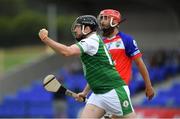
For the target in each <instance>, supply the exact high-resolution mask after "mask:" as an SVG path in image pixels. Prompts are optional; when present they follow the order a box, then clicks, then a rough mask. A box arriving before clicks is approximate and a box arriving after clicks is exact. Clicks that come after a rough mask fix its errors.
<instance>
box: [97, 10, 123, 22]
mask: <svg viewBox="0 0 180 119" xmlns="http://www.w3.org/2000/svg"><path fill="white" fill-rule="evenodd" d="M99 16H110V17H113V19H114V20H116V21H117V22H118V23H120V21H121V14H120V12H119V11H117V10H113V9H105V10H102V11H101V12H100V14H99Z"/></svg>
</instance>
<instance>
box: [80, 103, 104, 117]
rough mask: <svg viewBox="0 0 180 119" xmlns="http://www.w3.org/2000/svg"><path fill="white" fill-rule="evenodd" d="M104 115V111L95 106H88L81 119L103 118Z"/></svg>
mask: <svg viewBox="0 0 180 119" xmlns="http://www.w3.org/2000/svg"><path fill="white" fill-rule="evenodd" d="M104 114H105V111H104V109H102V108H100V107H97V106H96V105H93V104H86V106H85V108H84V110H83V111H82V114H81V117H80V118H101V117H102V116H103V115H104Z"/></svg>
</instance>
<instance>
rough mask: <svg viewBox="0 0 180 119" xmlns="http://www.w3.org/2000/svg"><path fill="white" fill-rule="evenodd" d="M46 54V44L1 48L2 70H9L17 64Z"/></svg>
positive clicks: (0, 61)
mask: <svg viewBox="0 0 180 119" xmlns="http://www.w3.org/2000/svg"><path fill="white" fill-rule="evenodd" d="M43 54H45V46H26V47H17V48H11V49H1V51H0V64H1V70H2V72H7V71H8V70H10V69H13V68H16V67H17V66H20V65H23V64H26V63H28V62H30V61H32V60H36V59H38V58H40V57H41V56H42V55H43Z"/></svg>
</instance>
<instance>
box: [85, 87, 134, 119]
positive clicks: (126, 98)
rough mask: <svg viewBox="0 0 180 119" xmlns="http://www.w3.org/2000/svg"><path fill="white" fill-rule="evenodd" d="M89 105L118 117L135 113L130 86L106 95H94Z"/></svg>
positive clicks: (90, 98)
mask: <svg viewBox="0 0 180 119" xmlns="http://www.w3.org/2000/svg"><path fill="white" fill-rule="evenodd" d="M87 104H92V105H96V106H97V107H100V108H102V109H104V110H105V111H106V113H110V114H113V115H116V116H124V115H127V114H130V113H132V112H134V109H133V107H132V103H131V100H130V92H129V88H128V86H122V87H119V88H116V89H112V90H111V91H109V92H107V93H105V94H94V93H92V94H91V96H90V97H89V99H88V101H87Z"/></svg>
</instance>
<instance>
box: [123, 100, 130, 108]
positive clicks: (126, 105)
mask: <svg viewBox="0 0 180 119" xmlns="http://www.w3.org/2000/svg"><path fill="white" fill-rule="evenodd" d="M128 106H129V102H128V101H127V100H125V101H124V102H123V107H126V108H127V107H128Z"/></svg>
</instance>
